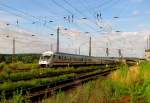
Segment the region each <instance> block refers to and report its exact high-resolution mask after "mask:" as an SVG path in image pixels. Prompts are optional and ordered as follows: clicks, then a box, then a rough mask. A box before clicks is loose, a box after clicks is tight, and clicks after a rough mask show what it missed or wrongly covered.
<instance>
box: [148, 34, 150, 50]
mask: <svg viewBox="0 0 150 103" xmlns="http://www.w3.org/2000/svg"><path fill="white" fill-rule="evenodd" d="M148 49H150V35H149V38H148Z"/></svg>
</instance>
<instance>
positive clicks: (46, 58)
mask: <svg viewBox="0 0 150 103" xmlns="http://www.w3.org/2000/svg"><path fill="white" fill-rule="evenodd" d="M51 57H52V55H45V54H43V55H42V56H41V57H40V60H39V65H40V67H49V66H50V65H51V60H52V58H51Z"/></svg>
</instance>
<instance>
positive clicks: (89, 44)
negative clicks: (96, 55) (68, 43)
mask: <svg viewBox="0 0 150 103" xmlns="http://www.w3.org/2000/svg"><path fill="white" fill-rule="evenodd" d="M89 56H91V36H90V40H89Z"/></svg>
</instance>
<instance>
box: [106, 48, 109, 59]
mask: <svg viewBox="0 0 150 103" xmlns="http://www.w3.org/2000/svg"><path fill="white" fill-rule="evenodd" d="M106 56H107V57H108V56H109V49H108V47H107V48H106Z"/></svg>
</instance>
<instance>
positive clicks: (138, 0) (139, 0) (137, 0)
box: [130, 0, 144, 3]
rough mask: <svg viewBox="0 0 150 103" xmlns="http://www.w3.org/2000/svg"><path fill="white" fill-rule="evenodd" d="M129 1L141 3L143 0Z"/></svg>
mask: <svg viewBox="0 0 150 103" xmlns="http://www.w3.org/2000/svg"><path fill="white" fill-rule="evenodd" d="M130 1H131V2H137V3H142V2H144V0H130Z"/></svg>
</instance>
